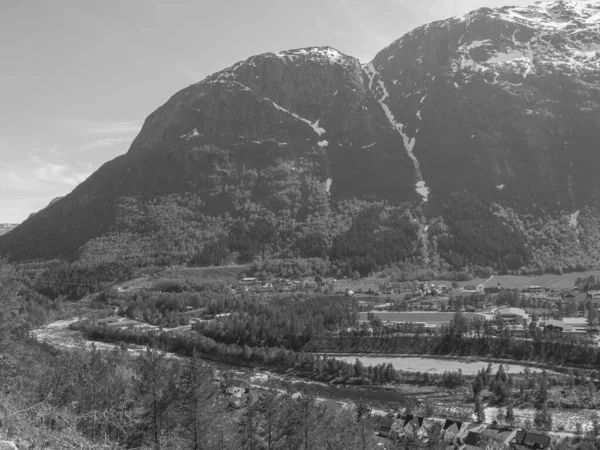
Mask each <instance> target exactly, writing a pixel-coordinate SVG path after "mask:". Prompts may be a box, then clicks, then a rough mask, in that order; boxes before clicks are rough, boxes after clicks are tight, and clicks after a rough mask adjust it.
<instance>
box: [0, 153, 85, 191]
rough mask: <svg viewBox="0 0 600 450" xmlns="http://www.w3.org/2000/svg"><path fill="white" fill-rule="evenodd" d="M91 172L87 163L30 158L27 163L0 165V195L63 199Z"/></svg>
mask: <svg viewBox="0 0 600 450" xmlns="http://www.w3.org/2000/svg"><path fill="white" fill-rule="evenodd" d="M92 172H93V167H92V166H91V165H90V164H88V163H76V164H75V165H69V164H56V163H51V162H46V161H43V160H41V159H40V158H38V157H35V156H31V157H29V159H28V160H25V161H18V162H11V163H4V162H2V163H0V179H2V180H3V182H2V188H3V191H4V190H6V191H12V194H13V195H15V196H17V197H18V196H21V195H25V194H27V195H28V193H36V194H38V195H42V193H43V194H44V195H48V197H52V198H53V197H56V196H58V195H64V194H65V192H66V191H70V190H71V189H72V188H74V187H75V186H77V185H78V184H79V183H81V182H82V181H84V180H85V179H86V178H87V177H88V176H89V175H90V174H91V173H92Z"/></svg>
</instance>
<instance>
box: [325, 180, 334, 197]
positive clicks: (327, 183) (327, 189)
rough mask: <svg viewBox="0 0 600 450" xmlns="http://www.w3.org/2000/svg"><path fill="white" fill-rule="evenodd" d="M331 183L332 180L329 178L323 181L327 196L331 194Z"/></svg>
mask: <svg viewBox="0 0 600 450" xmlns="http://www.w3.org/2000/svg"><path fill="white" fill-rule="evenodd" d="M331 183H333V180H332V179H331V178H327V181H325V190H326V191H327V193H328V194H331Z"/></svg>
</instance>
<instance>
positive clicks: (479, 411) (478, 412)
mask: <svg viewBox="0 0 600 450" xmlns="http://www.w3.org/2000/svg"><path fill="white" fill-rule="evenodd" d="M475 416H476V417H477V422H481V423H483V422H485V411H484V409H483V405H482V404H481V397H480V396H477V397H475Z"/></svg>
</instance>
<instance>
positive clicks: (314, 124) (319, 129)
mask: <svg viewBox="0 0 600 450" xmlns="http://www.w3.org/2000/svg"><path fill="white" fill-rule="evenodd" d="M264 98H265V97H264ZM265 100H267V101H269V102H271V104H272V105H273V106H274V107H275V109H277V110H279V111H283V112H285V113H287V114H289V115H290V116H292V117H294V118H295V119H298V120H301V121H302V122H304V123H306V124H307V125H309V126H310V127H311V128H312V129H313V130H314V132H315V133H317V134H318V135H319V136H321V135H322V134H324V133H325V128H322V127H320V126H319V121H320V119H317V121H316V122H311V121H310V120H308V119H305V118H304V117H300V116H299V115H298V114H296V113H293V112H291V111H288V110H287V109H285V108H284V107H283V106H279V105H278V104H277V103H275V102H274V101H273V100H271V99H269V98H265ZM324 142H326V141H324Z"/></svg>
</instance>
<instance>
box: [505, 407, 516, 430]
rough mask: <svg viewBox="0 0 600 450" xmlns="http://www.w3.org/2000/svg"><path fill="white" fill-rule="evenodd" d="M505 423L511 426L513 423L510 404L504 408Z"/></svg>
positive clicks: (513, 415) (512, 410) (513, 416)
mask: <svg viewBox="0 0 600 450" xmlns="http://www.w3.org/2000/svg"><path fill="white" fill-rule="evenodd" d="M506 421H507V422H508V423H509V424H511V425H512V424H514V423H515V411H514V409H513V406H512V404H510V403H509V404H508V406H507V407H506Z"/></svg>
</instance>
